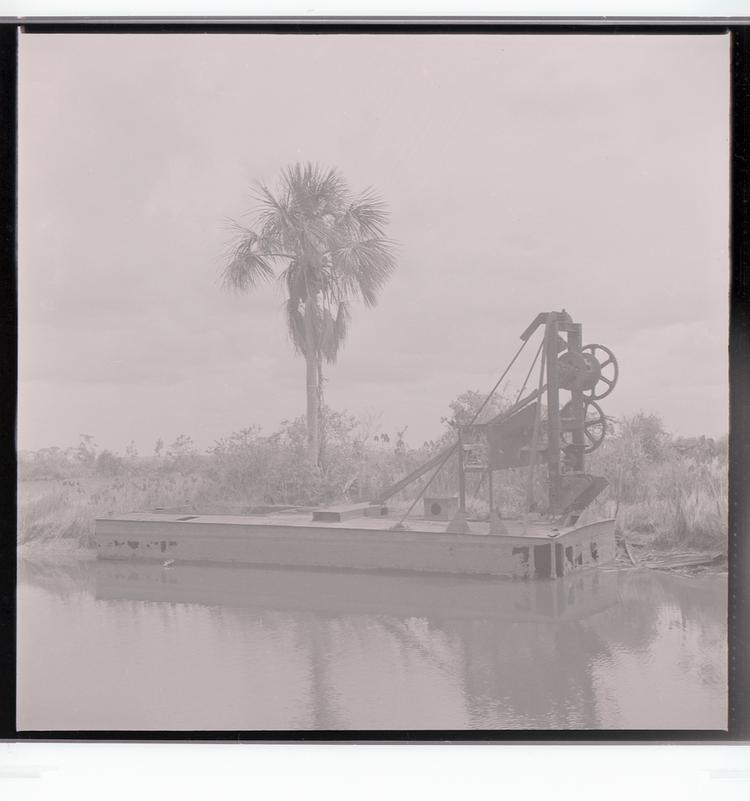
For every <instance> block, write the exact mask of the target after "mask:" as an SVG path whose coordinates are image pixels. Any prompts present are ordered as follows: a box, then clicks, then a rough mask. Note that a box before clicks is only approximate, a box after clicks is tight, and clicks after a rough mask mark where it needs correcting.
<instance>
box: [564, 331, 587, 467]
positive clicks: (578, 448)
mask: <svg viewBox="0 0 750 801" xmlns="http://www.w3.org/2000/svg"><path fill="white" fill-rule="evenodd" d="M582 345H583V334H582V326H581V324H580V323H575V324H572V325H570V326H569V328H568V350H569V351H571V352H572V353H577V354H580V353H581V347H582ZM570 394H571V406H572V408H573V431H572V432H571V434H572V440H573V447H572V449H571V460H570V466H571V468H572V470H573V471H575V472H576V473H582V472H583V471H584V455H583V451H584V448H585V447H586V441H585V436H584V433H583V426H584V422H585V417H586V412H585V405H584V400H583V390H571V393H570Z"/></svg>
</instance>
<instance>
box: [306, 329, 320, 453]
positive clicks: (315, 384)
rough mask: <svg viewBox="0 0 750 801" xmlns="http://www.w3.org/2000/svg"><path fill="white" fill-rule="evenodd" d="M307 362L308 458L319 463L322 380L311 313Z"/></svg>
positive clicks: (307, 332) (307, 333)
mask: <svg viewBox="0 0 750 801" xmlns="http://www.w3.org/2000/svg"><path fill="white" fill-rule="evenodd" d="M305 338H306V340H307V342H306V347H305V362H306V368H307V369H306V376H307V384H306V385H307V458H308V459H309V460H310V462H311V463H312V464H317V463H318V456H319V453H320V381H319V372H318V353H317V350H318V349H317V348H316V347H315V333H314V331H313V323H312V319H311V317H310V315H309V314H305Z"/></svg>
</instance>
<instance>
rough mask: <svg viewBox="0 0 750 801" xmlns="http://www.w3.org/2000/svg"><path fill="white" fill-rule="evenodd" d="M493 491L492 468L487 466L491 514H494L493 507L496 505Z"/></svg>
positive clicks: (488, 499) (488, 500) (488, 501)
mask: <svg viewBox="0 0 750 801" xmlns="http://www.w3.org/2000/svg"><path fill="white" fill-rule="evenodd" d="M492 496H493V492H492V468H491V467H488V468H487V503H488V505H489V509H490V514H492V509H493V507H494V498H493V497H492Z"/></svg>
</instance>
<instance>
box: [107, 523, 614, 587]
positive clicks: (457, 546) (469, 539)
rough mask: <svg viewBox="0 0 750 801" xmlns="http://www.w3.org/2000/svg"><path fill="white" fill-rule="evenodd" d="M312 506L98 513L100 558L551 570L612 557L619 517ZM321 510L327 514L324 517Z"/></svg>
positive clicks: (518, 573)
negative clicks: (559, 518)
mask: <svg viewBox="0 0 750 801" xmlns="http://www.w3.org/2000/svg"><path fill="white" fill-rule="evenodd" d="M315 516H316V515H312V516H311V514H310V512H309V511H307V512H295V511H283V512H276V513H271V514H263V515H203V514H185V513H182V514H180V513H164V512H150V513H143V512H136V513H132V514H125V515H121V516H119V517H109V518H100V519H98V520H97V521H96V535H95V536H96V546H97V555H98V558H100V559H120V560H122V559H126V560H139V561H140V560H146V561H153V562H161V563H164V562H169V563H171V562H172V561H174V562H188V563H190V562H192V563H196V562H199V563H224V564H245V565H263V566H272V567H293V568H308V567H313V568H333V569H348V570H368V571H371V570H376V571H377V570H382V571H394V570H396V571H416V572H427V573H453V574H469V575H488V576H503V577H507V578H520V579H532V578H555V577H560V576H565V575H568V574H569V573H572V572H575V571H578V570H582V569H586V568H591V567H596V566H598V565H601V564H606V563H607V562H610V561H612V560H613V559H614V558H615V537H614V520H600V521H597V522H594V523H589V524H587V525H578V526H571V527H560V528H555V527H553V524H552V523H550V522H549V521H545V520H543V519H539V520H534V519H526V520H522V519H519V520H514V519H503V520H502V529H503V533H502V534H498V533H493V532H492V530H491V526H490V524H489V523H488V522H486V521H472V520H469V521H467V523H466V527H465V528H466V529H467V530H466V531H464V532H462V533H454V532H450V531H446V530H445V528H446V526H445V523H444V522H440V521H434V520H427V519H412V520H409V523H408V527H407V528H405V529H402V530H394V529H393V527H394V523H395V522H396V518H394V517H390V516H387V515H383V516H378V517H370V516H361V517H356V518H355V519H351V518H349V519H346V517H345V516H344V515H339V517H341V518H343V519H340V520H339V521H335V520H330V519H311V518H313V517H315ZM318 516H322V517H323V518H325V515H318Z"/></svg>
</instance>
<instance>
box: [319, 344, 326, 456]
mask: <svg viewBox="0 0 750 801" xmlns="http://www.w3.org/2000/svg"><path fill="white" fill-rule="evenodd" d="M318 442H319V446H318V467H320V468H321V470H322V469H324V468H325V459H326V406H325V397H324V395H323V354H322V353H319V354H318Z"/></svg>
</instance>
